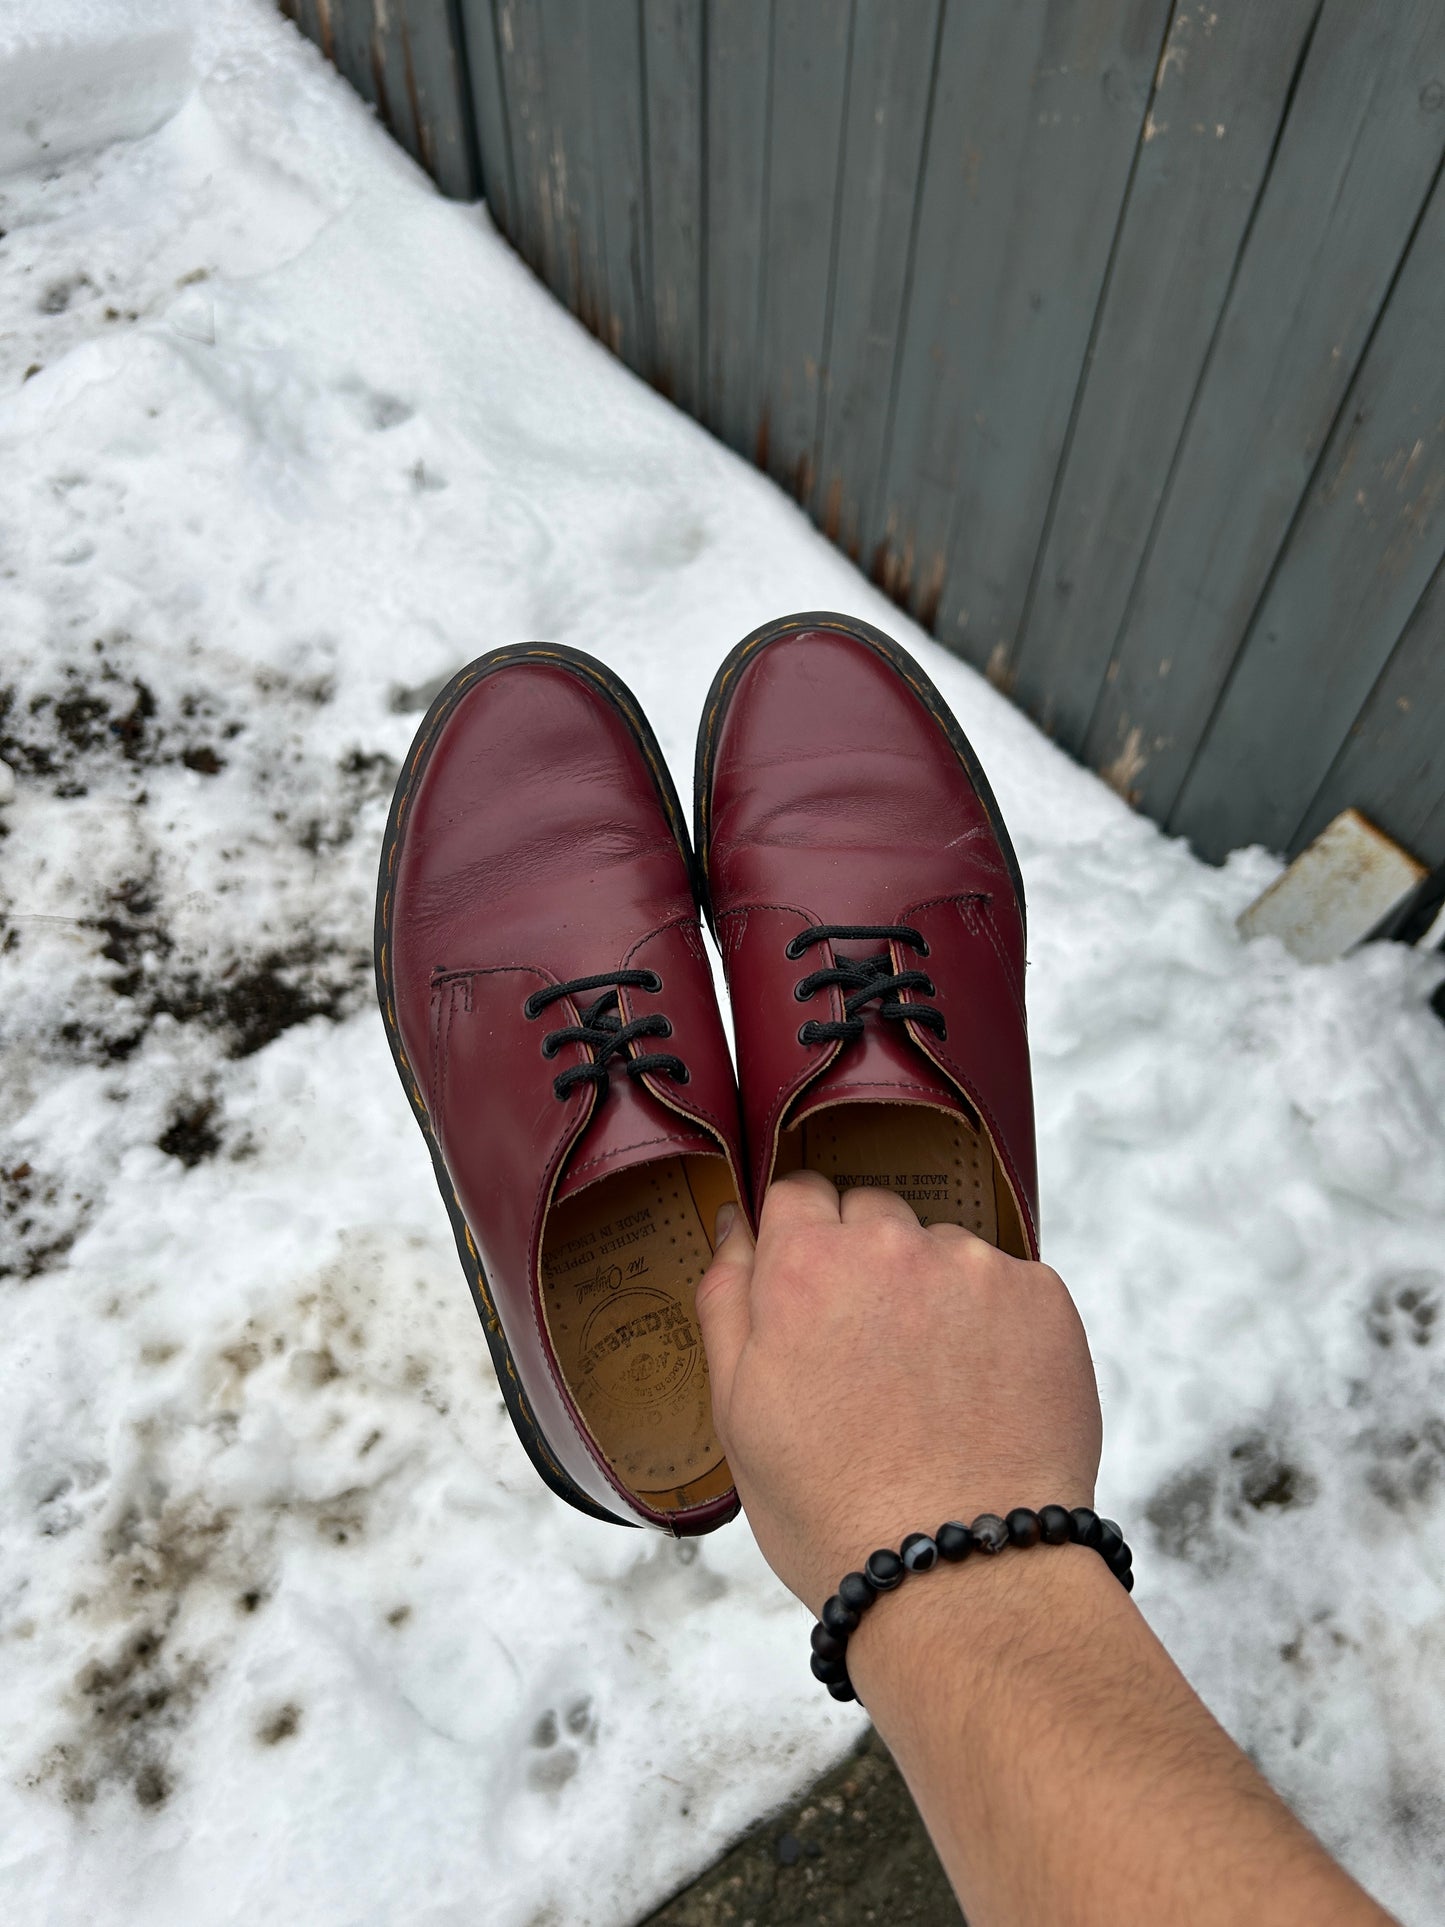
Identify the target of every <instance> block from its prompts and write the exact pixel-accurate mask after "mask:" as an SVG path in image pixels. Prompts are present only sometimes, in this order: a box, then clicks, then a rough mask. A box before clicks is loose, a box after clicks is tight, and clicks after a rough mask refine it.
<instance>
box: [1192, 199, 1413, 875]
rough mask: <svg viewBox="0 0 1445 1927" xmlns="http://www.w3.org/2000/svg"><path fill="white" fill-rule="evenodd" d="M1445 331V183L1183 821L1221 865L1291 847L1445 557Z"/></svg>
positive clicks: (1221, 712) (1210, 737) (1254, 633)
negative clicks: (1305, 807) (1246, 846)
mask: <svg viewBox="0 0 1445 1927" xmlns="http://www.w3.org/2000/svg"><path fill="white" fill-rule="evenodd" d="M1442 317H1445V176H1441V177H1437V181H1436V185H1435V189H1434V192H1433V193H1432V194H1431V196H1430V201H1429V205H1428V206H1427V207H1426V210H1425V213H1424V215H1423V217H1422V219H1421V222H1420V225H1419V227H1418V229H1417V230H1416V233H1415V237H1414V241H1413V243H1412V245H1411V248H1410V253H1409V256H1408V258H1407V259H1406V261H1405V264H1404V266H1403V268H1402V269H1401V271H1400V276H1399V279H1398V281H1397V282H1396V284H1395V288H1394V291H1393V294H1392V296H1391V299H1390V303H1389V306H1388V307H1387V308H1386V310H1385V313H1384V316H1383V317H1382V319H1381V322H1380V325H1379V327H1378V329H1377V330H1376V332H1375V335H1374V338H1373V339H1372V341H1371V343H1370V346H1369V349H1368V350H1367V352H1366V354H1365V358H1364V360H1363V362H1362V363H1361V365H1360V371H1359V374H1358V375H1357V376H1356V378H1355V380H1354V382H1353V383H1352V384H1351V388H1350V392H1349V394H1348V395H1347V396H1346V399H1345V406H1344V411H1343V413H1342V417H1341V420H1340V423H1339V425H1338V426H1337V428H1336V430H1335V432H1334V434H1333V435H1332V436H1331V438H1330V443H1329V446H1328V448H1327V449H1326V451H1325V456H1324V460H1323V462H1322V463H1321V473H1320V478H1319V479H1318V480H1317V481H1316V482H1315V484H1314V485H1313V487H1312V489H1311V493H1310V496H1309V498H1308V500H1307V502H1306V504H1305V506H1304V508H1303V510H1302V511H1301V514H1300V518H1299V521H1298V523H1297V525H1296V527H1295V529H1294V532H1293V534H1292V536H1291V539H1290V543H1289V547H1288V549H1287V550H1286V551H1285V554H1284V556H1283V558H1282V560H1281V562H1280V565H1279V568H1278V570H1277V571H1276V573H1275V575H1274V577H1273V580H1272V581H1271V583H1270V586H1269V589H1268V590H1267V592H1266V594H1265V597H1264V601H1263V603H1262V604H1261V606H1260V609H1259V611H1258V613H1257V615H1256V616H1255V619H1254V622H1253V624H1252V625H1251V628H1250V633H1249V636H1248V637H1247V639H1246V643H1245V647H1244V648H1243V649H1242V650H1241V652H1240V655H1239V659H1238V662H1237V664H1236V667H1235V673H1234V675H1233V676H1232V677H1231V679H1230V682H1229V684H1228V686H1227V688H1226V690H1225V693H1224V696H1223V698H1222V699H1221V702H1220V705H1219V709H1218V711H1217V713H1216V714H1215V717H1214V720H1213V722H1212V724H1211V725H1210V728H1209V731H1208V733H1207V735H1206V736H1205V738H1204V742H1203V744H1202V746H1201V749H1200V752H1199V755H1198V756H1197V757H1196V759H1195V763H1194V767H1193V769H1192V770H1191V772H1190V775H1189V777H1188V779H1187V780H1186V782H1185V784H1184V787H1183V789H1182V791H1181V792H1180V797H1179V802H1178V804H1177V806H1176V808H1175V810H1174V812H1173V814H1172V816H1171V818H1170V822H1171V825H1172V826H1173V827H1174V828H1176V829H1179V830H1183V831H1184V832H1185V833H1186V834H1187V835H1189V836H1190V837H1192V838H1193V839H1194V841H1195V842H1196V844H1197V845H1198V847H1199V848H1200V849H1201V850H1202V851H1203V852H1204V853H1205V854H1206V855H1210V856H1223V855H1224V854H1225V852H1226V851H1228V850H1230V849H1232V848H1233V847H1234V846H1235V845H1237V844H1239V843H1244V842H1248V841H1251V840H1257V841H1261V842H1264V843H1267V844H1269V845H1271V846H1272V847H1274V848H1280V847H1282V846H1283V845H1284V844H1285V843H1286V842H1287V841H1288V840H1289V838H1290V836H1291V835H1292V833H1293V831H1294V829H1295V827H1296V825H1297V823H1298V821H1299V816H1300V801H1299V799H1300V798H1301V797H1309V796H1313V794H1314V793H1315V791H1316V790H1317V788H1318V787H1319V785H1320V783H1321V782H1322V781H1323V779H1324V777H1325V775H1326V773H1327V771H1328V770H1329V767H1330V765H1331V763H1332V762H1333V760H1334V757H1335V754H1336V752H1337V750H1338V749H1339V747H1340V745H1341V743H1342V742H1343V741H1344V739H1345V736H1346V733H1347V732H1348V730H1349V726H1350V724H1351V722H1352V721H1353V720H1354V718H1355V717H1356V716H1357V715H1358V714H1359V711H1360V708H1361V705H1362V704H1363V703H1364V702H1365V699H1366V698H1367V697H1368V695H1369V693H1370V690H1371V688H1372V687H1373V686H1374V683H1375V680H1376V678H1377V677H1378V675H1379V674H1380V671H1381V669H1382V667H1383V666H1384V663H1385V661H1386V660H1387V658H1388V656H1389V654H1390V652H1391V650H1392V649H1393V648H1394V645H1395V643H1396V641H1397V640H1398V638H1399V636H1400V634H1401V632H1402V630H1403V629H1404V626H1405V623H1406V621H1407V619H1408V618H1409V616H1410V614H1411V613H1412V611H1413V610H1414V607H1415V604H1416V603H1417V602H1418V600H1419V598H1420V596H1421V594H1422V592H1423V590H1424V588H1425V585H1426V583H1427V582H1428V581H1429V579H1430V576H1431V574H1432V572H1433V571H1434V569H1435V567H1436V565H1437V563H1438V562H1439V560H1440V556H1441V553H1442V551H1445V408H1442V406H1441V401H1442V397H1441V393H1440V386H1441V361H1442ZM1427 854H1428V853H1427Z"/></svg>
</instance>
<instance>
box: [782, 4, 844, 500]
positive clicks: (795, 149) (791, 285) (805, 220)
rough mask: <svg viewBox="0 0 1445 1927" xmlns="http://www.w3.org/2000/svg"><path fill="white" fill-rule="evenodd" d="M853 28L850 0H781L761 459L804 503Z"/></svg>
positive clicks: (812, 457) (811, 467)
mask: <svg viewBox="0 0 1445 1927" xmlns="http://www.w3.org/2000/svg"><path fill="white" fill-rule="evenodd" d="M852 28H853V7H852V5H851V4H847V3H845V0H774V14H773V71H772V77H771V82H770V86H769V97H770V100H771V108H772V111H771V116H770V124H769V130H768V152H769V156H770V164H769V168H768V188H767V206H766V213H765V220H766V240H765V250H766V254H767V261H768V275H767V280H766V282H765V283H764V286H763V301H762V321H761V327H760V341H759V353H760V357H761V361H762V370H763V384H764V387H763V413H762V417H761V422H760V428H759V460H760V461H761V463H762V465H763V466H764V467H765V468H766V469H767V470H768V472H769V473H770V474H771V475H772V476H773V477H774V478H775V479H776V480H777V481H779V482H781V483H782V484H783V485H784V487H786V488H788V489H790V490H791V491H792V493H793V494H794V495H796V496H797V497H798V499H799V500H800V501H806V500H807V499H808V497H809V496H810V495H811V493H812V487H813V476H814V473H815V469H816V462H817V439H818V399H819V394H820V379H821V369H822V365H823V361H824V358H825V354H826V337H827V324H828V316H829V312H830V298H831V294H832V287H833V243H834V238H835V234H836V230H837V208H838V178H839V171H840V164H841V154H842V133H843V114H844V108H845V104H846V99H847V86H848V56H849V52H850V49H851V46H852V37H853V35H852Z"/></svg>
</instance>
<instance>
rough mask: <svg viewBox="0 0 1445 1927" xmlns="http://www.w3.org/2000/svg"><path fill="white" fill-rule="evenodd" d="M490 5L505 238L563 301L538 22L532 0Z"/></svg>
mask: <svg viewBox="0 0 1445 1927" xmlns="http://www.w3.org/2000/svg"><path fill="white" fill-rule="evenodd" d="M495 4H496V11H497V45H498V49H499V52H500V54H501V61H502V91H503V93H504V94H505V96H506V102H507V124H508V127H509V128H510V130H511V138H512V173H513V178H514V180H515V181H516V192H517V198H516V205H515V209H514V215H513V225H512V230H511V239H512V242H513V245H514V246H515V247H516V248H517V250H518V252H519V253H520V254H521V256H522V259H523V260H524V261H525V262H526V263H527V264H528V266H529V267H531V268H532V269H534V270H535V271H536V273H538V274H540V275H541V276H542V278H543V279H544V280H545V281H546V282H547V284H548V286H549V287H552V288H554V289H556V290H557V291H558V292H559V293H562V294H563V298H564V299H565V298H566V292H567V289H566V283H565V282H564V280H563V276H562V261H561V255H560V250H559V248H558V245H557V233H556V226H555V223H554V221H553V218H552V188H551V160H550V149H551V106H550V101H549V98H548V92H547V70H546V65H545V61H544V56H543V46H542V17H541V14H540V13H539V12H538V10H537V7H536V5H535V3H534V0H495Z"/></svg>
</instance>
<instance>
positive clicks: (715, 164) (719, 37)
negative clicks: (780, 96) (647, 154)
mask: <svg viewBox="0 0 1445 1927" xmlns="http://www.w3.org/2000/svg"><path fill="white" fill-rule="evenodd" d="M772 32H773V7H772V0H728V4H727V5H725V6H711V7H709V9H708V14H707V224H706V234H707V249H708V260H709V264H710V266H711V270H712V271H711V272H710V273H709V274H708V276H707V285H706V291H705V292H706V302H707V309H706V315H705V328H704V332H705V335H706V353H707V366H706V370H705V373H706V384H705V392H704V398H703V419H704V420H705V421H706V422H707V424H708V426H709V428H711V429H712V431H713V433H714V434H715V435H718V436H720V437H721V438H722V440H723V441H725V442H726V443H727V444H728V446H729V447H730V448H735V449H737V450H738V451H739V453H740V454H744V455H748V456H755V455H756V453H757V438H758V427H759V423H760V421H761V419H762V379H761V375H760V372H759V367H758V317H759V314H760V312H761V308H762V288H763V277H764V273H765V261H764V254H763V228H764V223H763V205H764V194H765V189H766V185H767V175H768V128H769V123H770V106H769V84H770V79H771V74H772V53H771V49H772Z"/></svg>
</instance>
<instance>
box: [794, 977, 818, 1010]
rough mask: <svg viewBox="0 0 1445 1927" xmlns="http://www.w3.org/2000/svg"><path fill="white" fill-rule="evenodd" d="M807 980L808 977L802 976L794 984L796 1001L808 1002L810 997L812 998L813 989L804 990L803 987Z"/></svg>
mask: <svg viewBox="0 0 1445 1927" xmlns="http://www.w3.org/2000/svg"><path fill="white" fill-rule="evenodd" d="M807 981H808V980H807V978H806V977H800V978H799V979H798V981H797V982H796V983H795V984H794V985H793V996H794V999H795V1000H796V1001H797V1002H798V1003H800V1004H805V1003H807V1001H808V999H809V998H810V997H811V996H812V994H813V993H812V991H811V990H804V988H803V985H804V984H805V983H806V982H807Z"/></svg>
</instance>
